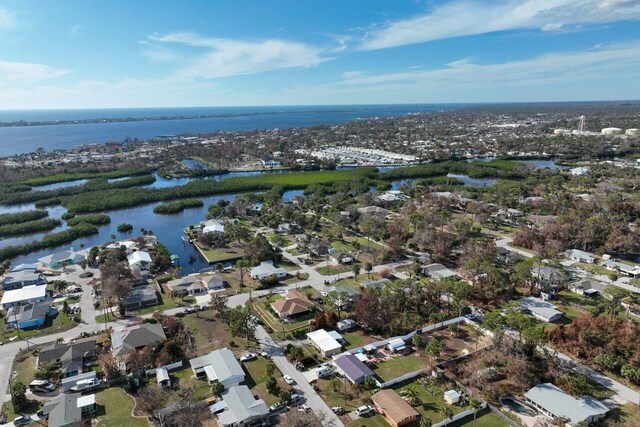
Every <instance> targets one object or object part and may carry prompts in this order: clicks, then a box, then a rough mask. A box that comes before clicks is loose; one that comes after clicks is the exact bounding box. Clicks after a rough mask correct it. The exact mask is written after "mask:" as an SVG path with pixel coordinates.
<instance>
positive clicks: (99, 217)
mask: <svg viewBox="0 0 640 427" xmlns="http://www.w3.org/2000/svg"><path fill="white" fill-rule="evenodd" d="M83 222H84V223H85V224H93V225H106V224H109V223H110V222H111V218H109V215H104V214H92V215H82V216H76V217H73V218H70V219H68V220H67V224H69V226H70V227H74V226H76V225H78V224H80V223H83Z"/></svg>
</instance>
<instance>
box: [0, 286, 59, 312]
mask: <svg viewBox="0 0 640 427" xmlns="http://www.w3.org/2000/svg"><path fill="white" fill-rule="evenodd" d="M49 295H50V292H49V291H47V287H46V286H42V285H31V286H25V287H23V288H19V289H12V290H10V291H6V292H5V293H4V294H3V295H2V300H1V301H0V305H2V308H3V309H5V310H7V309H8V308H11V307H14V306H16V305H25V304H31V303H34V302H44V301H46V300H47V299H48V297H49Z"/></svg>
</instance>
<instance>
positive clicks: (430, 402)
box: [393, 381, 468, 424]
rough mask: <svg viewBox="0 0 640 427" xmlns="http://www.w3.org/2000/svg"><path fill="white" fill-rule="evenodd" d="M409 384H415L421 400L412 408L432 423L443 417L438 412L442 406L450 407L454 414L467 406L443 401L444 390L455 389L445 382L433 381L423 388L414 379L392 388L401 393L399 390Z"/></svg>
mask: <svg viewBox="0 0 640 427" xmlns="http://www.w3.org/2000/svg"><path fill="white" fill-rule="evenodd" d="M411 384H416V386H417V389H418V396H419V397H420V400H421V401H422V403H421V404H420V405H417V406H414V408H415V409H416V410H417V411H418V412H419V413H420V415H421V416H423V417H428V418H430V419H431V421H433V423H434V424H435V423H438V422H440V421H442V420H444V417H443V416H442V414H441V413H440V408H442V407H443V406H448V407H450V408H451V409H452V411H453V414H454V415H455V414H458V413H460V412H462V411H464V410H466V409H468V408H467V407H463V406H458V405H449V404H447V403H446V402H445V401H444V397H443V396H444V392H445V391H446V390H451V389H455V385H453V384H449V383H446V382H440V381H437V382H436V381H434V382H432V383H431V384H430V385H429V386H428V387H427V388H425V387H423V386H422V385H421V384H420V383H419V382H417V381H414V382H411V383H408V384H404V385H402V386H397V387H393V388H394V389H395V390H396V391H397V392H398V393H400V394H401V391H402V390H403V389H405V388H407V387H408V386H409V385H411Z"/></svg>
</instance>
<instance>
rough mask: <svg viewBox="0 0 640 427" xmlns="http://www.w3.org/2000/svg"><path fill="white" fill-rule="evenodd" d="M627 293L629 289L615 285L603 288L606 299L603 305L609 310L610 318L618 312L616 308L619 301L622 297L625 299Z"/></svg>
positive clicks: (613, 317) (618, 305)
mask: <svg viewBox="0 0 640 427" xmlns="http://www.w3.org/2000/svg"><path fill="white" fill-rule="evenodd" d="M628 295H629V291H627V290H625V289H622V288H618V287H617V286H608V287H607V288H605V290H604V296H605V299H606V300H607V301H606V302H605V305H606V307H607V311H608V312H609V314H610V316H611V319H615V317H616V315H617V314H618V309H619V308H620V303H621V302H622V300H623V299H625V298H626V297H627V296H628Z"/></svg>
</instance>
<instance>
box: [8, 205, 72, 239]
mask: <svg viewBox="0 0 640 427" xmlns="http://www.w3.org/2000/svg"><path fill="white" fill-rule="evenodd" d="M36 212H37V211H36ZM61 224H62V222H61V221H60V220H58V219H53V218H45V219H39V220H36V221H28V222H23V223H20V224H6V225H1V226H0V237H8V236H20V235H23V234H32V233H39V232H41V231H49V230H53V229H54V228H56V227H58V226H60V225H61Z"/></svg>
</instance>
